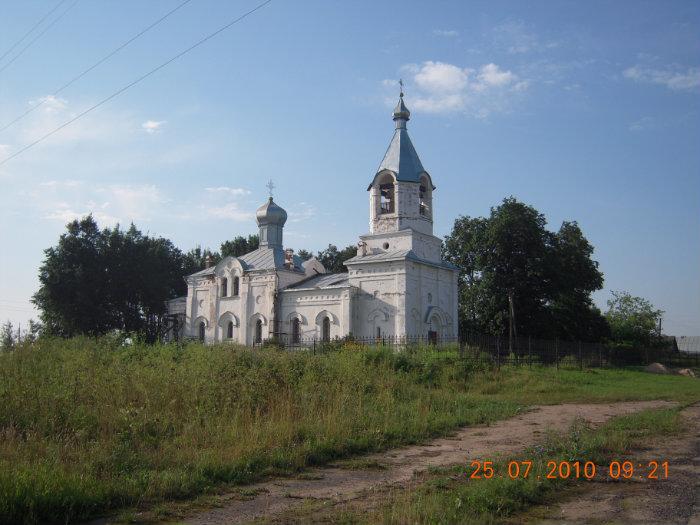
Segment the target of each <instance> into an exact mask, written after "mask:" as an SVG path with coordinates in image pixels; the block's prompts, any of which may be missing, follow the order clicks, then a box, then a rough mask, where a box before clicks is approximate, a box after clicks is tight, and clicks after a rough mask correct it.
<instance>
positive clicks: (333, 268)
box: [316, 244, 357, 273]
mask: <svg viewBox="0 0 700 525" xmlns="http://www.w3.org/2000/svg"><path fill="white" fill-rule="evenodd" d="M355 255H357V247H355V246H353V245H352V244H351V245H349V246H346V247H345V248H343V249H342V250H338V247H337V246H335V245H334V244H329V245H328V248H326V249H325V250H321V251H320V252H318V255H316V258H317V259H318V260H319V261H320V262H321V264H323V266H324V267H325V268H326V271H327V272H328V273H341V272H347V271H348V269H347V268H346V267H345V266H344V265H343V263H344V262H345V261H347V260H348V259H350V258H352V257H355Z"/></svg>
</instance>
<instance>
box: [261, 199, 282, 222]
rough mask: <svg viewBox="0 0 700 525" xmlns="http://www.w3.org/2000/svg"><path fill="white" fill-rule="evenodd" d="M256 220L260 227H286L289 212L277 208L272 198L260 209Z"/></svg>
mask: <svg viewBox="0 0 700 525" xmlns="http://www.w3.org/2000/svg"><path fill="white" fill-rule="evenodd" d="M255 218H256V220H257V221H258V226H280V227H282V226H284V223H286V222H287V212H286V211H284V208H281V207H280V206H277V204H275V203H274V202H273V200H272V197H270V199H269V200H268V201H267V202H266V203H265V204H263V205H262V206H260V207H259V208H258V211H257V212H256V213H255Z"/></svg>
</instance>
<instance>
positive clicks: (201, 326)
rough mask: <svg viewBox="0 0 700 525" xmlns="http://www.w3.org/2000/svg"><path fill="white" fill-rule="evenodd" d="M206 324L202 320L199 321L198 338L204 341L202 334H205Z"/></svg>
mask: <svg viewBox="0 0 700 525" xmlns="http://www.w3.org/2000/svg"><path fill="white" fill-rule="evenodd" d="M206 329H207V327H206V325H205V324H204V321H200V322H199V340H200V341H202V342H204V335H205V334H206Z"/></svg>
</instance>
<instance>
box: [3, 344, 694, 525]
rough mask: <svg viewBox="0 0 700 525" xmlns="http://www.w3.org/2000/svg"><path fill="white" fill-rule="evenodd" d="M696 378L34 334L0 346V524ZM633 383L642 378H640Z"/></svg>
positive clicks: (87, 509)
mask: <svg viewBox="0 0 700 525" xmlns="http://www.w3.org/2000/svg"><path fill="white" fill-rule="evenodd" d="M698 385H700V382H697V381H694V380H690V379H687V378H681V377H667V376H650V375H646V374H640V373H636V372H626V371H607V370H598V371H583V372H580V371H560V372H558V373H557V372H556V371H554V370H553V369H540V368H533V369H531V370H530V369H517V370H516V369H508V368H502V370H501V371H500V372H495V371H493V370H491V369H488V368H484V367H483V364H479V363H478V362H468V361H465V360H461V359H459V357H458V355H457V354H456V352H455V353H450V352H432V351H430V350H428V349H422V350H421V349H413V350H412V351H409V352H404V353H395V352H393V351H391V350H389V349H382V348H379V349H377V348H365V347H362V346H354V345H352V344H348V345H346V346H345V347H344V348H342V349H340V350H338V351H333V352H329V353H326V354H323V355H311V354H308V353H301V352H299V353H288V352H280V351H276V350H274V349H258V350H251V349H246V348H241V347H236V346H232V345H222V346H206V347H205V346H202V345H199V344H189V345H185V346H176V345H160V346H159V345H155V346H145V345H140V344H135V345H133V346H129V347H124V346H120V344H119V342H117V341H114V340H111V339H109V338H103V339H88V338H76V339H70V340H50V339H46V340H40V341H39V342H37V343H34V344H32V345H30V344H27V345H24V346H20V347H19V348H17V349H16V350H14V351H12V352H9V353H3V354H0V523H35V522H49V521H54V522H67V521H77V520H83V519H87V518H90V517H93V516H95V515H99V514H102V513H104V512H106V511H109V510H110V509H118V508H124V507H128V506H133V505H139V504H148V505H154V504H157V503H158V502H160V501H164V500H169V499H179V498H191V497H194V496H196V495H198V494H206V493H210V492H212V491H215V490H217V489H220V488H221V487H222V486H224V485H227V486H228V485H230V484H244V483H248V482H251V481H253V480H255V479H259V478H260V477H262V476H265V475H270V474H274V473H294V472H298V471H300V470H301V469H303V468H304V467H306V466H310V465H318V464H323V463H327V462H329V461H333V460H336V459H340V458H347V457H351V456H353V455H356V454H360V453H364V452H369V451H376V450H381V449H385V448H388V447H394V446H398V445H403V444H409V443H415V442H418V441H422V440H426V439H428V438H431V437H434V436H437V435H444V434H445V433H447V432H449V431H451V430H453V429H454V428H456V427H458V426H464V425H471V424H478V423H488V422H491V421H495V420H497V419H502V418H505V417H509V416H511V415H513V414H515V413H516V412H517V411H518V410H519V409H520V408H521V407H522V406H523V405H525V404H527V403H533V402H547V403H556V402H560V401H567V400H577V401H614V400H620V399H635V398H637V399H652V398H676V399H680V400H683V401H688V400H692V399H696V400H697V399H700V387H699V386H698ZM642 386H643V388H642Z"/></svg>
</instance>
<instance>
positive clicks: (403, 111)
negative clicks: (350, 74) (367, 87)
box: [367, 85, 435, 235]
mask: <svg viewBox="0 0 700 525" xmlns="http://www.w3.org/2000/svg"><path fill="white" fill-rule="evenodd" d="M410 116H411V112H410V111H409V110H408V108H407V107H406V104H405V103H404V101H403V85H402V89H401V92H400V94H399V102H398V103H397V104H396V107H395V108H394V114H393V119H394V122H395V125H396V129H395V130H394V135H393V137H392V138H391V142H390V143H389V147H388V148H387V150H386V153H385V154H384V159H383V160H382V162H381V164H380V165H379V169H378V170H377V173H376V175H375V176H374V180H373V181H372V183H371V184H370V185H369V187H368V188H367V189H368V190H369V192H370V197H369V205H370V208H369V229H370V234H375V233H388V232H396V231H400V230H405V229H409V228H410V229H412V230H414V231H416V232H420V233H424V234H426V235H432V234H433V190H434V189H435V186H433V182H432V179H431V178H430V175H429V174H428V172H427V171H425V169H424V168H423V164H421V161H420V159H419V158H418V153H416V149H415V148H414V147H413V143H412V142H411V139H410V137H409V136H408V130H407V129H406V123H407V122H408V121H409V119H410Z"/></svg>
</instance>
